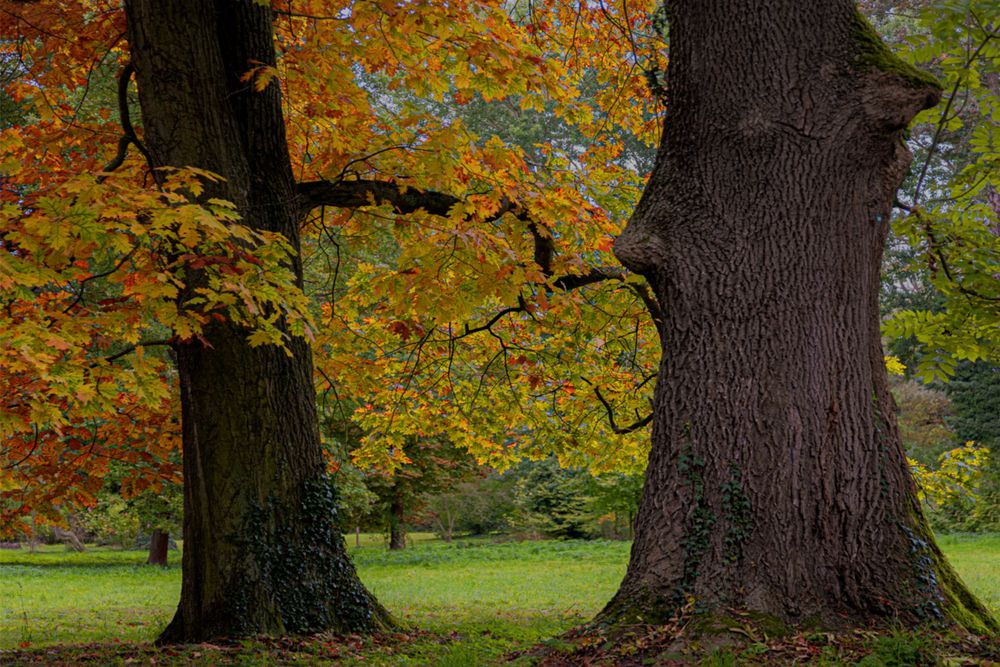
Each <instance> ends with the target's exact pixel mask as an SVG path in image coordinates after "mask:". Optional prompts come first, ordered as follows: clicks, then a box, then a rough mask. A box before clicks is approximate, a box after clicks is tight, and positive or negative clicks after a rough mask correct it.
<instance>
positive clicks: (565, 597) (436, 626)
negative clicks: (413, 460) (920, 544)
mask: <svg viewBox="0 0 1000 667" xmlns="http://www.w3.org/2000/svg"><path fill="white" fill-rule="evenodd" d="M362 537H363V541H362V544H363V546H362V547H360V548H354V547H353V543H354V536H353V535H348V536H347V539H348V543H349V544H350V545H352V546H351V548H350V551H351V553H352V556H353V558H354V561H355V563H356V565H357V568H358V572H359V574H360V575H361V578H362V580H363V581H364V582H365V584H366V585H367V586H368V587H369V588H370V589H371V590H372V592H374V593H375V595H376V596H377V597H378V598H379V599H380V600H381V601H382V602H383V604H385V605H386V606H387V607H388V608H389V609H390V610H391V611H392V612H393V614H394V615H395V616H396V617H397V618H398V619H399V620H400V621H402V622H403V623H404V624H406V625H407V626H410V627H415V628H421V629H423V630H426V631H429V632H430V633H432V634H428V635H420V634H419V633H418V634H416V635H414V634H412V633H410V634H409V635H408V636H406V637H404V638H403V639H401V640H400V641H398V642H396V643H395V644H393V643H392V642H391V641H389V643H385V642H381V643H378V644H374V643H372V642H370V641H368V640H360V644H358V646H356V647H355V648H353V649H351V650H350V651H348V652H347V653H345V654H343V655H341V657H340V661H341V662H343V663H344V664H352V663H354V662H358V663H359V664H375V665H444V666H447V665H478V664H488V663H489V662H491V661H494V660H496V659H498V658H500V656H502V655H503V654H505V653H507V652H508V651H512V650H517V649H522V648H525V647H528V646H531V645H533V644H536V643H538V642H542V641H545V640H546V639H548V638H551V637H553V636H555V635H557V634H559V633H561V632H563V631H565V630H567V629H569V628H571V627H573V626H575V625H578V624H579V623H581V622H582V621H585V620H587V619H589V618H591V617H592V616H593V615H594V614H595V613H596V612H597V611H598V610H599V609H600V608H601V606H602V605H603V604H604V603H605V602H606V601H607V600H608V599H609V598H610V597H611V595H612V594H613V593H614V591H615V589H616V588H617V586H618V583H619V581H620V580H621V577H622V575H623V574H624V572H625V565H626V562H627V560H628V550H629V545H628V544H627V543H624V542H607V541H592V542H583V541H566V542H554V541H545V542H496V541H493V540H485V539H476V540H457V541H455V542H452V543H444V542H441V541H438V540H432V539H429V538H428V536H426V535H422V534H416V535H413V536H411V537H412V538H413V547H412V548H410V549H407V550H406V551H402V552H390V551H388V550H386V549H385V548H384V546H383V541H382V536H380V535H363V536H362ZM940 544H941V546H942V549H943V550H944V551H945V553H946V554H947V555H948V557H949V559H950V560H951V562H952V563H953V564H954V566H955V568H956V569H957V570H958V572H959V573H960V574H961V576H962V577H963V579H964V580H965V581H966V583H968V584H969V586H970V587H971V588H972V589H973V590H974V591H975V592H976V593H977V594H978V595H979V596H980V597H981V598H982V599H983V600H984V601H985V602H986V603H987V604H988V605H989V606H990V607H991V608H992V609H993V610H994V611H995V612H997V613H998V614H1000V535H990V536H968V535H954V536H943V537H942V538H941V539H940ZM170 558H171V562H172V563H173V564H172V565H171V567H169V568H166V569H163V568H157V567H149V566H146V565H143V564H142V563H143V562H144V561H145V553H143V552H138V551H118V550H111V549H91V550H89V551H88V552H85V553H82V554H75V553H68V552H66V551H65V550H63V548H62V547H45V548H43V549H41V550H39V551H38V552H36V553H31V552H28V551H27V550H24V549H22V550H0V650H2V649H14V648H18V647H22V646H24V645H25V644H27V646H29V647H45V646H50V645H53V644H70V643H73V644H79V643H94V642H101V643H104V644H107V643H109V642H110V643H112V645H114V643H116V642H117V643H128V642H148V641H150V640H151V639H153V638H154V637H155V636H156V634H157V633H158V632H159V631H160V630H161V629H162V628H163V626H164V625H166V623H167V621H169V619H170V616H171V614H172V613H173V610H174V607H175V606H176V602H177V597H178V595H179V592H180V567H179V560H180V558H179V554H177V553H176V552H171V554H170ZM323 645H325V644H323V643H322V642H321V643H320V644H315V643H314V644H308V643H306V644H299V645H296V647H295V648H294V649H288V650H289V651H290V652H289V653H287V654H284V653H283V654H282V655H283V658H282V659H283V661H284V660H285V659H287V660H288V662H291V663H296V662H301V664H312V663H314V662H316V661H317V660H318V658H316V656H315V655H314V654H313V653H312V652H313V651H316V650H321V649H322V646H323ZM81 650H83V649H82V648H81ZM130 650H133V651H135V650H139V649H135V648H134V647H133V648H132V649H130ZM142 650H146V649H142ZM192 650H194V649H192ZM226 650H227V651H230V653H229V654H227V656H228V657H227V658H226V660H230V659H231V660H232V661H235V662H236V663H237V664H266V663H255V662H253V660H254V659H253V658H252V654H254V653H259V652H261V651H263V652H264V655H267V651H268V650H271V649H268V648H267V647H266V646H264V645H261V644H254V643H253V642H250V643H248V644H246V645H245V646H244V645H240V646H237V647H235V648H233V647H230V648H227V649H226ZM282 650H284V649H282ZM338 650H340V649H338ZM184 655H186V656H187V657H186V658H183V659H190V656H191V654H190V652H188V653H186V654H184ZM296 656H298V657H296ZM77 657H80V656H77ZM105 657H106V656H105ZM179 659H181V658H180V657H179ZM196 659H197V658H196ZM0 662H3V657H2V656H0ZM79 662H85V660H84V659H83V658H80V659H79ZM147 662H148V661H147Z"/></svg>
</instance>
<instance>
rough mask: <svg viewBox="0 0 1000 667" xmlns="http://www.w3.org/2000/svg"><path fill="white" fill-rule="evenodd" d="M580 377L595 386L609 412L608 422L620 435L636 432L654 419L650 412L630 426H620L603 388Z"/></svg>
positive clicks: (600, 399)
mask: <svg viewBox="0 0 1000 667" xmlns="http://www.w3.org/2000/svg"><path fill="white" fill-rule="evenodd" d="M580 379H581V380H583V381H584V382H586V383H587V384H589V385H590V386H591V387H593V388H594V395H595V396H597V400H599V401H600V402H601V405H603V406H604V410H605V411H606V412H607V413H608V424H610V425H611V430H612V431H614V432H615V433H617V434H618V435H628V434H629V433H635V432H636V431H638V430H639V429H641V428H645V427H646V425H647V424H649V423H650V422H652V421H653V413H652V412H650V413H649V414H648V415H646V416H645V417H643V418H642V419H639V420H638V421H635V422H633V423H631V424H629V425H628V426H618V423H617V422H616V421H615V411H614V409H613V408H612V407H611V404H610V403H608V400H607V399H606V398H604V394H602V393H601V388H600V387H598V386H596V385H595V384H594V383H593V382H591V381H590V380H588V379H587V378H585V377H581V378H580Z"/></svg>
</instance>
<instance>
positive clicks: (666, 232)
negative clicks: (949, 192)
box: [603, 0, 997, 630]
mask: <svg viewBox="0 0 1000 667" xmlns="http://www.w3.org/2000/svg"><path fill="white" fill-rule="evenodd" d="M667 12H668V16H669V18H670V60H669V69H668V91H669V92H668V102H667V104H668V109H669V114H668V119H667V122H666V123H665V125H664V139H663V144H662V146H661V149H660V155H659V159H658V162H657V166H656V168H655V169H654V172H653V175H652V176H651V179H650V182H649V184H648V185H647V187H646V190H645V192H644V194H643V198H642V200H641V201H640V203H639V205H638V207H637V210H636V212H635V214H634V215H633V217H632V219H631V220H630V222H629V226H628V227H627V228H626V230H625V232H624V233H623V234H622V235H621V236H620V237H619V238H618V239H617V241H616V242H615V251H616V254H617V255H618V257H619V258H621V260H622V261H623V263H625V264H626V265H628V266H629V267H630V268H631V269H632V270H634V271H637V272H640V273H642V274H644V275H645V276H646V277H647V279H648V280H649V282H650V284H651V285H652V286H653V287H654V290H655V292H656V295H657V298H658V299H659V301H660V303H661V305H662V308H663V312H664V326H663V339H664V341H665V346H664V350H663V358H662V362H661V368H660V375H659V379H658V384H657V387H656V398H655V409H654V410H655V411H654V422H653V449H652V452H651V454H650V463H649V468H648V470H647V473H646V486H645V489H644V496H643V500H642V504H641V506H640V509H639V517H638V520H637V524H636V539H635V542H634V545H633V549H632V555H631V559H630V562H629V567H628V571H627V573H626V576H625V579H624V581H623V582H622V585H621V588H620V589H619V591H618V593H617V595H616V596H615V598H614V599H613V600H612V601H611V602H610V603H609V605H608V607H607V608H606V609H605V611H604V612H603V616H604V617H605V618H611V619H623V618H624V619H629V620H634V619H635V618H637V617H641V618H643V619H644V620H646V621H647V622H648V621H654V622H655V620H656V619H661V618H664V617H665V616H668V615H669V614H671V613H673V612H675V611H677V610H679V609H680V608H681V607H682V606H683V605H684V604H685V602H686V600H687V599H688V597H689V596H693V598H694V599H696V600H697V601H698V603H699V605H701V607H702V608H704V609H705V610H707V611H709V612H712V613H717V614H724V613H726V611H727V610H729V609H749V610H753V611H755V612H758V613H763V614H766V615H770V616H773V617H777V618H780V619H782V620H784V621H786V622H791V623H794V624H802V623H805V622H809V623H818V624H820V625H826V626H842V625H843V624H844V623H857V624H867V623H869V622H871V621H873V620H879V619H886V618H893V619H898V620H901V621H903V622H906V623H909V624H918V623H921V622H924V621H925V620H927V619H928V618H934V617H937V618H947V619H949V620H950V621H952V622H955V623H957V624H959V625H963V626H965V627H967V628H969V629H974V630H984V629H987V628H989V629H993V630H995V629H996V627H997V625H996V622H995V621H994V620H993V619H992V618H991V617H990V615H989V613H988V612H987V611H986V610H985V608H984V607H983V606H982V605H981V604H980V603H979V602H978V601H976V600H975V598H974V597H972V595H971V594H969V593H968V591H967V590H966V589H965V587H964V586H963V585H962V583H961V582H960V581H959V580H958V579H957V577H956V576H955V574H954V572H953V571H952V570H951V568H950V567H949V566H948V565H947V563H946V562H945V561H944V559H943V557H942V556H941V554H940V552H939V551H938V549H937V547H936V546H935V545H934V541H933V537H932V535H931V532H930V529H929V528H928V526H927V524H926V521H925V520H924V518H923V516H922V513H921V511H920V506H919V503H918V501H917V498H916V494H915V491H914V487H913V482H912V480H911V477H910V473H909V471H908V468H907V463H906V459H905V456H904V453H903V450H902V447H901V445H900V440H899V434H898V430H897V428H896V424H895V416H894V413H893V408H892V399H891V397H890V395H889V389H888V385H887V381H886V373H885V365H884V361H883V355H882V347H881V342H880V338H881V334H880V331H879V311H878V289H879V272H880V268H881V260H882V252H883V248H884V244H885V240H886V234H887V229H888V221H889V216H890V212H891V205H892V202H893V199H894V195H895V190H896V188H897V187H898V185H899V183H900V181H901V180H902V177H903V174H904V173H905V170H906V168H907V166H908V164H909V161H910V154H909V152H908V151H907V150H906V148H905V146H904V145H903V143H902V141H901V138H902V133H903V131H904V130H905V128H906V126H907V125H908V123H909V122H910V121H911V120H912V119H913V117H914V116H916V114H917V113H919V112H920V111H921V110H922V109H925V108H928V107H930V106H933V105H934V104H935V103H936V102H937V101H938V99H939V97H940V86H939V84H937V83H936V82H935V81H934V79H932V78H931V77H929V76H928V75H926V74H923V73H921V72H919V71H917V70H915V69H914V68H912V67H910V66H908V65H906V64H905V63H903V62H902V61H900V60H899V59H898V58H896V57H895V56H893V55H892V54H891V53H890V52H889V51H888V49H887V48H886V47H885V46H884V44H883V43H882V42H881V40H880V38H879V37H878V35H877V34H876V33H875V31H874V30H873V29H872V28H871V26H870V25H869V24H868V23H867V21H866V20H865V19H864V18H863V17H862V16H861V14H860V13H859V12H858V10H857V8H856V7H855V6H854V4H853V3H851V2H846V1H844V2H830V3H825V4H824V5H823V6H822V7H820V6H816V5H810V6H806V5H802V4H801V3H792V2H788V3H785V2H779V3H770V4H768V5H767V7H766V8H765V7H761V6H760V5H759V4H756V3H745V2H740V1H738V0H719V1H716V2H700V3H691V2H686V1H683V0H677V1H674V2H668V3H667ZM779 63H780V66H779ZM751 165H752V167H751Z"/></svg>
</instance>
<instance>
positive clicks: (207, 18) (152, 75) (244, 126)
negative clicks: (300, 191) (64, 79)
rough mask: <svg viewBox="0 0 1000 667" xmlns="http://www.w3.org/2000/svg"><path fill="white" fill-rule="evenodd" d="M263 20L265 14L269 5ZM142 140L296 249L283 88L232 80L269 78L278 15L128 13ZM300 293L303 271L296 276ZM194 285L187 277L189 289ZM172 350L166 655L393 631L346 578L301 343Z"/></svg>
mask: <svg viewBox="0 0 1000 667" xmlns="http://www.w3.org/2000/svg"><path fill="white" fill-rule="evenodd" d="M265 4H267V3H265ZM125 9H126V15H127V30H128V40H129V46H130V49H131V58H132V63H133V65H134V66H135V73H136V80H137V84H138V89H139V102H140V106H141V109H142V120H143V130H144V140H145V142H146V145H147V148H148V149H149V151H150V152H151V153H152V155H153V158H154V161H155V162H156V164H157V165H164V166H178V167H180V166H193V167H198V168H201V169H206V170H209V171H211V172H214V173H216V174H218V175H221V176H222V177H224V179H225V181H224V182H222V183H219V184H216V185H214V186H212V187H208V188H207V190H206V194H205V196H206V197H221V198H224V199H227V200H229V201H231V202H233V203H234V204H235V205H236V207H237V209H238V211H239V213H240V215H241V217H242V223H243V224H246V225H248V226H250V227H253V228H256V229H261V230H268V231H273V232H280V233H282V234H284V235H285V236H286V237H287V238H288V239H289V241H290V242H291V244H292V245H293V246H294V247H295V248H298V246H299V235H298V224H297V223H298V215H299V206H298V203H297V201H296V192H295V182H294V180H293V176H292V170H291V165H290V161H289V157H288V147H287V144H286V139H285V130H284V121H283V118H282V112H281V97H280V92H279V89H278V86H276V85H271V86H268V87H267V88H265V89H264V90H263V91H262V92H256V91H255V90H254V88H253V86H252V85H250V84H248V83H246V82H241V81H240V77H241V75H243V74H244V73H245V72H247V71H248V70H249V69H251V68H252V67H253V66H254V64H255V63H256V64H261V63H263V64H267V65H274V64H275V52H274V47H273V34H272V21H273V15H272V12H271V10H270V8H269V7H267V6H261V4H259V3H256V2H253V0H172V1H171V2H161V1H160V0H128V1H127V2H126V3H125ZM294 268H295V269H296V271H297V273H298V275H299V278H300V279H301V266H296V267H294ZM197 280H198V276H196V275H190V276H188V281H189V287H190V285H191V284H192V283H193V284H196V283H197ZM204 335H205V338H206V339H207V341H208V344H204V343H202V342H199V341H191V342H180V343H177V344H176V345H175V349H176V353H177V365H178V372H179V376H180V387H181V407H182V420H183V426H182V430H183V448H184V529H183V533H184V552H183V583H182V590H181V600H180V604H179V606H178V609H177V613H176V615H175V616H174V619H173V621H172V622H171V623H170V625H169V626H168V627H167V629H166V630H165V631H164V633H163V635H162V636H161V638H160V641H161V642H164V643H166V642H187V641H201V640H205V639H208V638H212V637H219V636H239V635H252V634H258V633H268V634H278V633H286V632H297V633H298V632H310V631H318V630H329V629H332V630H337V631H351V632H355V631H366V630H373V629H377V628H380V627H384V626H385V625H386V624H388V623H389V622H390V619H389V617H388V615H387V614H386V612H385V611H384V610H383V609H382V607H381V606H380V605H379V604H378V603H377V602H376V601H375V600H374V599H373V598H372V596H371V595H370V594H369V593H368V592H367V591H366V590H365V589H364V587H363V586H362V584H361V583H360V581H359V580H358V578H357V575H356V573H355V570H354V567H353V565H352V564H351V563H350V561H349V559H348V557H347V554H346V547H345V545H344V540H343V536H342V534H341V531H340V526H339V525H338V521H337V518H336V509H335V505H336V502H335V495H334V489H333V488H332V486H331V484H330V482H329V480H328V477H327V475H326V470H325V464H324V461H323V459H322V452H321V446H320V438H319V432H318V426H317V416H316V411H315V410H316V408H315V396H314V387H313V379H312V358H311V356H310V350H309V347H308V345H307V344H306V342H305V341H303V340H302V339H299V338H293V339H292V340H291V342H290V343H289V347H290V350H291V352H292V354H291V355H288V354H286V352H285V351H283V350H281V349H278V348H276V347H272V346H261V347H256V348H254V347H251V346H250V345H249V344H248V342H247V332H246V331H245V330H243V329H241V328H239V327H237V326H235V325H233V324H230V323H215V324H213V325H211V326H210V327H208V328H207V329H206V330H205V332H204Z"/></svg>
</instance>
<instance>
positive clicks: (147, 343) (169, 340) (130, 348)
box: [91, 338, 175, 368]
mask: <svg viewBox="0 0 1000 667" xmlns="http://www.w3.org/2000/svg"><path fill="white" fill-rule="evenodd" d="M174 342H175V339H174V338H162V339H158V340H146V341H140V342H138V343H136V344H135V345H129V346H128V347H126V348H125V349H124V350H122V351H121V352H116V353H115V354H112V355H109V356H107V357H104V361H106V362H108V363H109V364H110V363H114V362H115V361H118V360H119V359H121V358H122V357H124V356H125V355H128V354H132V353H133V352H135V351H136V350H137V349H139V348H140V347H155V346H157V345H172V344H173V343H174ZM96 365H97V364H96V363H94V364H91V368H93V367H94V366H96Z"/></svg>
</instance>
